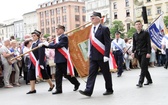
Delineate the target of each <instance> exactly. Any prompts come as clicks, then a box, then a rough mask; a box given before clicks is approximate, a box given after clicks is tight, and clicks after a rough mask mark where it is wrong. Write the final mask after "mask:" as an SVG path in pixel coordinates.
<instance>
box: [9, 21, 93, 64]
mask: <svg viewBox="0 0 168 105" xmlns="http://www.w3.org/2000/svg"><path fill="white" fill-rule="evenodd" d="M90 23H91V22H88V23H86V24H84V25H81V26H79V27H77V28H75V29H72V30H71V31H68V32H66V33H65V34H69V33H71V32H73V31H75V30H76V29H80V28H82V27H84V26H86V25H88V24H90ZM38 48H40V47H39V46H37V47H35V48H33V49H31V50H29V51H27V52H25V53H23V54H20V55H19V56H16V57H14V58H12V59H11V61H13V60H15V59H17V58H20V57H22V56H24V55H25V54H27V53H29V52H31V51H34V50H36V49H38Z"/></svg>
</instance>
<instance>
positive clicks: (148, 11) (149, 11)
mask: <svg viewBox="0 0 168 105" xmlns="http://www.w3.org/2000/svg"><path fill="white" fill-rule="evenodd" d="M146 12H147V15H148V16H151V15H152V14H151V9H149V8H148V9H147V11H146Z"/></svg>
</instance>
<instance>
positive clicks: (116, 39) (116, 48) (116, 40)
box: [115, 39, 118, 50]
mask: <svg viewBox="0 0 168 105" xmlns="http://www.w3.org/2000/svg"><path fill="white" fill-rule="evenodd" d="M116 42H117V43H118V39H116ZM115 50H118V48H117V47H116V46H115Z"/></svg>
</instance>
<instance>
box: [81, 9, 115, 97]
mask: <svg viewBox="0 0 168 105" xmlns="http://www.w3.org/2000/svg"><path fill="white" fill-rule="evenodd" d="M101 18H102V16H101V13H99V12H93V14H92V15H91V22H92V24H93V25H92V27H91V31H90V42H91V43H90V56H89V64H90V67H89V76H88V79H87V83H86V88H85V90H84V91H82V90H80V91H79V92H80V93H81V94H82V95H85V96H91V95H92V93H93V88H94V84H95V79H96V76H97V73H98V70H99V67H100V69H101V71H102V74H103V77H104V80H105V88H106V91H105V93H103V95H111V94H113V87H112V77H111V73H110V67H109V58H110V47H111V40H110V31H109V28H108V27H105V26H103V25H101Z"/></svg>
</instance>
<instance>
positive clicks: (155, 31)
mask: <svg viewBox="0 0 168 105" xmlns="http://www.w3.org/2000/svg"><path fill="white" fill-rule="evenodd" d="M165 29H166V28H165V25H164V22H163V18H162V15H161V16H160V17H159V18H158V19H157V20H156V21H155V22H154V23H152V25H151V26H149V28H148V32H149V34H150V39H151V40H152V42H153V43H154V44H155V45H156V46H157V47H158V48H160V49H161V46H162V45H161V41H162V38H163V36H164V34H166V33H165V32H166V30H165Z"/></svg>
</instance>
